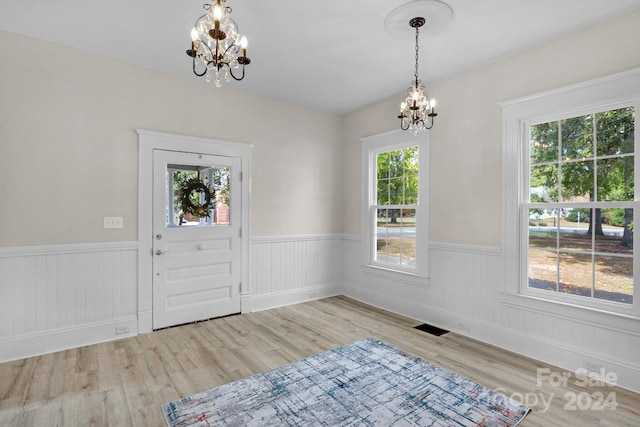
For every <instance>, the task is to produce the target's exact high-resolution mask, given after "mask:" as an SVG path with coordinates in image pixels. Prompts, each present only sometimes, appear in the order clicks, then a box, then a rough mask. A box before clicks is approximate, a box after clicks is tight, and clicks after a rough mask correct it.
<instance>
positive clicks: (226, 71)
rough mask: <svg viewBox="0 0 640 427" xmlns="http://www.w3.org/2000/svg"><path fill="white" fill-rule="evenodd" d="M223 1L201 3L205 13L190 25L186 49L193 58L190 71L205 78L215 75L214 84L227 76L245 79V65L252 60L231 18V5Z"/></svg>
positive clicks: (245, 42) (227, 78) (218, 84)
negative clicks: (188, 45)
mask: <svg viewBox="0 0 640 427" xmlns="http://www.w3.org/2000/svg"><path fill="white" fill-rule="evenodd" d="M222 3H226V0H222V2H221V0H216V3H211V4H209V3H205V4H204V5H203V6H202V7H203V8H204V9H205V10H206V13H205V14H204V15H202V16H201V17H200V18H198V19H197V20H196V24H195V26H194V27H193V28H192V29H191V49H188V50H187V55H188V56H190V57H191V58H192V59H193V73H194V74H195V75H196V76H198V77H202V76H205V79H206V81H207V82H210V81H211V79H212V75H213V76H215V80H214V82H215V85H216V87H220V86H221V85H222V79H224V80H225V81H226V82H229V81H230V77H233V79H234V80H242V79H244V67H245V65H249V64H250V63H251V60H250V59H249V58H248V57H247V38H246V37H245V36H242V37H241V36H240V34H239V33H238V26H237V25H236V23H235V21H234V20H233V19H231V8H230V7H229V6H227V5H226V4H224V5H223V4H222ZM198 69H200V71H198ZM239 69H241V70H242V74H239V73H240V71H238V70H239ZM234 70H235V71H234ZM237 74H239V75H237Z"/></svg>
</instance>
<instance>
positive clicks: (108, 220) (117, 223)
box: [104, 216, 123, 228]
mask: <svg viewBox="0 0 640 427" xmlns="http://www.w3.org/2000/svg"><path fill="white" fill-rule="evenodd" d="M122 225H123V220H122V217H121V216H105V217H104V228H122Z"/></svg>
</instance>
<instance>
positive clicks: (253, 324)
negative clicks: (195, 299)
mask: <svg viewBox="0 0 640 427" xmlns="http://www.w3.org/2000/svg"><path fill="white" fill-rule="evenodd" d="M419 323H420V322H417V321H415V320H412V319H408V318H406V317H402V316H398V315H395V314H392V313H389V312H386V311H383V310H380V309H377V308H374V307H370V306H368V305H365V304H362V303H359V302H357V301H354V300H351V299H349V298H346V297H333V298H328V299H324V300H319V301H313V302H309V303H304V304H298V305H293V306H288V307H283V308H277V309H273V310H268V311H262V312H257V313H251V314H247V315H238V316H231V317H225V318H220V319H215V320H210V321H206V322H200V323H195V324H190V325H184V326H179V327H175V328H170V329H165V330H161V331H156V332H153V333H150V334H145V335H140V336H137V337H132V338H125V339H121V340H118V341H111V342H107V343H102V344H96V345H91V346H87V347H81V348H76V349H72V350H67V351H62V352H57V353H52V354H47V355H44V356H38V357H32V358H28V359H22V360H18V361H14V362H8V363H3V364H0V426H145V427H149V426H164V425H166V424H165V421H164V418H163V415H162V411H161V410H160V405H161V404H163V403H165V402H168V401H171V400H175V399H178V398H180V397H184V396H188V395H191V394H193V393H196V392H199V391H203V390H206V389H209V388H212V387H216V386H218V385H221V384H225V383H228V382H231V381H234V380H236V379H239V378H242V377H245V376H248V375H251V374H255V373H258V372H262V371H265V370H268V369H272V368H276V367H278V366H281V365H284V364H287V363H290V362H293V361H296V360H299V359H301V358H304V357H307V356H311V355H313V354H316V353H319V352H322V351H326V350H328V349H331V348H334V347H337V346H340V345H345V344H348V343H351V342H353V341H356V340H359V339H362V338H365V337H368V336H372V337H376V338H378V339H380V340H382V341H385V342H388V343H389V344H392V345H394V346H396V347H399V348H402V349H403V350H405V351H407V352H408V353H410V354H413V355H415V356H419V357H422V358H423V359H426V360H429V361H431V362H433V363H435V364H438V365H440V366H442V367H443V368H445V369H448V370H450V371H452V372H455V373H457V374H459V375H462V376H464V377H467V378H469V379H471V380H473V381H476V382H478V383H480V384H482V385H484V386H486V387H489V388H490V389H494V390H495V389H499V391H501V392H503V393H504V394H506V395H508V396H511V395H512V394H514V393H517V394H516V395H514V397H516V398H517V397H518V396H523V397H528V398H529V399H530V400H533V399H534V397H535V398H537V399H538V402H537V404H536V405H535V407H534V410H533V412H531V413H530V414H529V415H527V417H526V418H525V420H524V421H523V422H522V423H521V424H520V425H521V426H523V427H527V426H601V427H612V426H620V427H621V426H634V427H637V426H640V395H639V394H636V393H631V392H629V391H627V390H623V389H620V388H617V387H609V386H606V387H605V386H599V387H591V388H585V387H579V383H580V382H579V381H578V380H576V378H575V377H574V376H572V378H571V379H569V380H568V382H567V385H566V386H564V387H554V386H553V385H554V384H553V382H552V381H547V380H544V381H542V383H541V384H540V385H538V383H537V375H536V374H537V369H538V368H542V369H544V368H547V369H549V373H550V374H562V372H563V371H562V370H561V369H559V368H556V367H553V366H550V365H545V364H543V363H541V362H537V361H535V360H531V359H528V358H526V357H523V356H520V355H517V354H514V353H511V352H508V351H505V350H501V349H498V348H496V347H493V346H490V345H487V344H483V343H480V342H478V341H474V340H472V339H469V338H465V337H463V336H460V335H457V334H455V333H448V334H445V335H443V336H440V337H435V336H432V335H429V334H427V333H425V332H422V331H419V330H416V329H414V328H413V327H414V326H417V325H418V324H419ZM585 392H586V393H588V395H589V399H592V400H596V399H597V398H598V395H596V394H595V393H598V392H600V393H603V394H604V396H605V397H606V396H608V395H609V393H614V394H613V396H614V397H615V400H616V402H617V407H616V408H615V409H614V410H612V409H605V410H597V409H595V408H593V406H592V405H589V406H588V408H590V409H583V410H579V407H578V406H579V405H582V406H583V407H585V404H586V403H587V400H586V395H585V394H584V393H585ZM540 396H541V397H542V398H544V401H545V402H546V401H550V402H551V403H550V407H549V408H548V410H545V409H544V408H545V405H544V403H543V402H542V400H541V399H540ZM571 396H582V401H576V402H574V404H575V405H574V406H576V410H567V409H566V408H565V406H566V405H567V404H570V403H571V402H570V400H568V399H570V398H571ZM594 396H595V397H594ZM520 398H522V397H520ZM591 403H593V401H592V402H591ZM529 406H532V405H531V404H530V405H529ZM591 408H593V409H591Z"/></svg>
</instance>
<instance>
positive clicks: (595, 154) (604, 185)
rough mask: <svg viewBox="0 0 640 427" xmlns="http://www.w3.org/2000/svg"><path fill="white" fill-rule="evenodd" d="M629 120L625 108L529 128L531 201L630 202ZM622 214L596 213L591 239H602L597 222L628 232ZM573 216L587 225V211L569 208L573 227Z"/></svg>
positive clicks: (628, 221)
mask: <svg viewBox="0 0 640 427" xmlns="http://www.w3.org/2000/svg"><path fill="white" fill-rule="evenodd" d="M634 116H635V114H634V109H633V107H627V108H620V109H617V110H610V111H605V112H601V113H597V114H588V115H585V116H580V117H572V118H568V119H564V120H561V121H556V122H549V123H541V124H538V125H534V126H531V142H530V155H531V175H530V185H531V188H532V189H533V188H536V189H537V192H536V193H537V194H532V195H531V201H532V202H557V201H559V199H560V198H561V199H562V200H563V201H565V202H567V201H632V200H633V199H634V157H635V156H634V155H633V154H634V131H635V130H634V120H635V119H634ZM594 175H595V176H594ZM594 182H595V185H594ZM596 211H599V209H598V210H596ZM626 211H628V212H625V209H607V210H606V212H604V214H599V213H598V212H596V222H597V224H595V226H596V234H603V232H602V223H605V224H610V225H615V226H620V227H625V233H629V232H630V231H632V229H633V226H632V223H631V222H632V215H631V214H630V210H629V209H627V210H626ZM578 212H580V221H581V222H585V223H586V222H589V223H590V222H591V221H590V218H591V217H592V215H591V213H590V210H588V209H573V210H572V211H571V213H569V217H568V219H569V220H570V221H573V222H577V215H578ZM574 217H575V218H574ZM629 237H630V236H629V235H627V236H626V239H627V241H628V240H629Z"/></svg>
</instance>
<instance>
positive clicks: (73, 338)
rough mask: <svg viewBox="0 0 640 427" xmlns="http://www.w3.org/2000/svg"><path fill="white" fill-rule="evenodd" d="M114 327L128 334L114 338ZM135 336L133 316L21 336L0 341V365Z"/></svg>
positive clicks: (136, 332) (136, 325)
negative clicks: (0, 363)
mask: <svg viewBox="0 0 640 427" xmlns="http://www.w3.org/2000/svg"><path fill="white" fill-rule="evenodd" d="M116 327H117V328H123V329H125V330H126V331H127V332H124V333H122V334H116ZM137 334H138V319H137V318H136V317H135V316H127V317H120V318H117V319H110V320H108V321H105V322H95V323H87V324H84V325H81V326H75V327H69V328H60V329H52V330H48V331H46V332H41V333H33V334H25V335H20V336H16V337H11V338H8V339H4V340H0V362H8V361H11V360H16V359H23V358H26V357H31V356H39V355H41V354H47V353H53V352H55V351H61V350H68V349H71V348H76V347H82V346H86V345H90V344H97V343H100V342H105V341H112V340H116V339H120V338H124V337H131V336H135V335H137Z"/></svg>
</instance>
